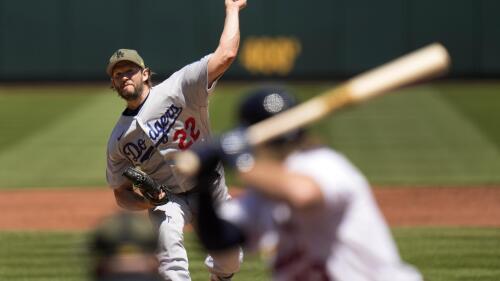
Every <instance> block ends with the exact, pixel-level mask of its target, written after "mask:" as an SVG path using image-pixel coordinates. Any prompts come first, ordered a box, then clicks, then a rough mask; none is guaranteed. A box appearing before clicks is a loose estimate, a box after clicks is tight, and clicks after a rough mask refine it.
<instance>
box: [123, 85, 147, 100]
mask: <svg viewBox="0 0 500 281" xmlns="http://www.w3.org/2000/svg"><path fill="white" fill-rule="evenodd" d="M143 88H144V85H137V87H134V89H135V91H134V92H132V93H130V92H126V91H124V90H122V91H117V92H118V95H119V96H120V97H122V98H123V99H124V100H126V101H133V100H136V99H138V98H139V97H140V96H141V93H142V89H143Z"/></svg>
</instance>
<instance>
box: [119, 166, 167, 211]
mask: <svg viewBox="0 0 500 281" xmlns="http://www.w3.org/2000/svg"><path fill="white" fill-rule="evenodd" d="M123 175H124V176H125V177H126V178H128V179H129V180H130V181H131V182H132V184H133V185H134V187H137V188H139V190H140V191H141V193H142V195H143V196H144V197H145V198H146V199H148V200H149V202H151V204H153V205H155V206H160V205H163V204H165V203H167V202H168V196H167V195H166V194H167V187H166V186H165V185H159V184H157V183H156V182H155V181H154V180H153V179H152V178H151V177H150V176H149V175H148V174H146V173H144V172H143V171H141V170H139V169H137V168H134V167H128V168H127V169H126V170H125V172H123ZM162 191H163V192H165V196H164V197H163V198H162V199H158V197H159V194H160V193H161V192H162Z"/></svg>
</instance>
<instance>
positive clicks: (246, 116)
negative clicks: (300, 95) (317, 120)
mask: <svg viewBox="0 0 500 281" xmlns="http://www.w3.org/2000/svg"><path fill="white" fill-rule="evenodd" d="M296 104H297V102H296V99H295V97H294V96H293V95H292V94H290V93H289V92H287V91H286V90H285V89H284V88H282V87H280V86H267V87H261V88H258V89H256V90H253V91H251V92H250V93H248V95H247V96H246V97H245V98H244V99H243V101H242V102H241V103H240V108H239V121H240V124H241V125H242V126H245V127H247V126H250V125H252V124H255V123H258V122H260V121H262V120H264V119H267V118H269V117H272V116H274V115H276V114H279V113H281V112H283V111H286V110H288V109H290V108H292V107H294V106H295V105H296ZM302 134H303V130H302V129H298V130H294V131H292V132H289V133H287V134H285V135H284V136H282V137H279V138H278V139H276V140H274V141H273V143H282V142H287V141H293V140H296V139H298V138H300V137H301V136H302Z"/></svg>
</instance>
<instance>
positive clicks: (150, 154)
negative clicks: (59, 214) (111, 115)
mask: <svg viewBox="0 0 500 281" xmlns="http://www.w3.org/2000/svg"><path fill="white" fill-rule="evenodd" d="M208 59H209V56H206V57H204V58H202V59H201V60H199V61H197V62H194V63H192V64H190V65H187V66H185V67H183V68H182V69H181V70H179V71H177V72H175V73H174V74H172V75H171V76H170V77H169V78H168V79H166V80H165V81H163V82H162V83H160V84H158V85H156V86H155V87H153V88H152V89H151V91H150V93H149V96H148V98H147V100H146V101H145V102H144V104H143V105H142V107H141V109H140V110H139V112H138V113H137V115H136V116H126V115H122V116H121V117H120V119H119V120H118V122H117V124H116V125H115V128H114V129H113V131H112V133H111V136H110V138H109V140H108V148H107V153H108V162H107V169H106V178H107V181H108V184H109V185H110V186H111V187H112V188H117V187H119V186H120V185H122V184H124V183H125V182H126V181H127V180H126V178H125V177H123V176H122V173H123V171H124V170H125V169H126V168H127V167H129V166H139V167H140V168H141V170H143V171H144V172H146V173H147V174H149V175H150V176H151V177H152V178H153V179H154V180H156V181H157V182H158V183H161V184H166V185H167V186H169V187H170V191H171V192H173V193H181V192H185V191H188V190H190V189H191V188H192V187H193V186H194V183H193V182H192V181H190V180H188V178H186V177H185V176H183V175H181V174H180V173H178V172H176V171H175V169H174V163H173V160H165V159H172V157H170V156H172V155H173V154H172V153H174V152H177V151H180V150H186V149H189V148H190V147H191V146H192V145H193V144H194V143H197V142H204V141H207V140H209V138H210V128H209V122H208V121H209V120H208V95H209V93H210V92H212V90H213V88H214V86H215V82H214V84H213V85H212V86H211V88H210V89H209V88H208V81H207V63H208ZM219 173H220V174H221V175H222V179H221V181H220V184H221V185H223V186H225V182H224V174H223V169H222V167H220V168H219Z"/></svg>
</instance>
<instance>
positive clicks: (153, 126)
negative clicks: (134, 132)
mask: <svg viewBox="0 0 500 281" xmlns="http://www.w3.org/2000/svg"><path fill="white" fill-rule="evenodd" d="M181 112H182V107H177V106H175V105H173V104H172V105H171V106H170V107H169V108H167V110H166V111H165V113H163V115H162V116H160V118H159V119H157V120H154V121H150V122H147V123H146V126H147V130H146V133H147V134H148V136H149V138H151V140H152V141H153V142H154V143H155V146H158V145H159V144H160V143H161V142H163V143H166V142H167V140H168V132H169V131H170V129H172V126H173V125H174V123H175V121H176V120H177V118H178V117H179V115H180V114H181ZM143 129H146V128H143Z"/></svg>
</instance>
